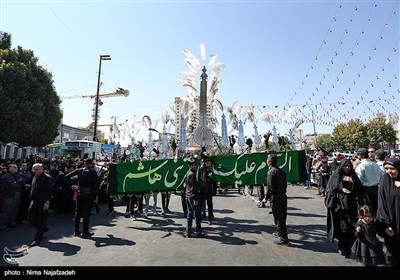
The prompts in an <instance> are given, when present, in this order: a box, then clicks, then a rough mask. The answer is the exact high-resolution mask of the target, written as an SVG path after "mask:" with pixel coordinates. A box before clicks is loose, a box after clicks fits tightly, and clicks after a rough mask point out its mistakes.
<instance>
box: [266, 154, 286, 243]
mask: <svg viewBox="0 0 400 280" xmlns="http://www.w3.org/2000/svg"><path fill="white" fill-rule="evenodd" d="M277 163H278V157H277V156H276V155H275V154H270V155H268V158H267V164H268V167H269V170H268V173H267V190H268V191H267V196H266V198H265V199H264V203H266V202H267V200H268V199H270V200H271V208H272V214H273V216H274V222H275V225H276V227H277V232H276V233H274V235H275V236H276V237H278V238H279V240H278V241H277V242H275V243H276V244H278V245H286V246H288V245H289V239H288V233H287V229H286V217H287V196H286V189H287V181H286V173H285V172H283V171H282V170H281V169H280V168H279V167H278V166H277Z"/></svg>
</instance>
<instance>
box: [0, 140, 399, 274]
mask: <svg viewBox="0 0 400 280" xmlns="http://www.w3.org/2000/svg"><path fill="white" fill-rule="evenodd" d="M356 154H357V157H355V158H352V159H348V158H339V157H333V158H332V161H331V162H328V160H327V157H326V155H323V154H318V155H316V156H315V157H312V156H310V157H308V159H307V162H306V164H305V165H306V171H307V180H306V182H305V189H309V190H311V189H312V187H313V186H316V187H317V189H318V192H317V195H320V196H323V197H324V199H325V200H324V201H325V206H326V208H327V224H326V229H327V237H328V240H329V241H331V242H334V241H335V240H337V241H338V251H339V253H340V254H342V255H343V256H345V257H350V256H354V257H356V258H357V259H358V260H360V261H361V262H363V264H364V265H366V266H370V265H381V264H384V265H388V266H398V265H399V264H400V233H399V232H400V175H399V172H400V159H399V158H395V157H388V156H387V155H385V153H384V152H382V151H381V150H377V151H376V150H375V149H373V148H369V149H364V148H362V149H359V150H357V153H356ZM277 162H278V158H277V156H276V155H275V154H269V155H268V157H267V162H266V163H267V165H268V172H267V176H266V180H265V185H258V186H257V188H258V190H259V195H260V204H259V205H260V206H259V207H262V208H264V207H266V205H267V202H268V201H269V202H270V205H271V212H270V214H273V218H274V223H275V225H276V232H274V233H273V234H274V236H276V237H277V238H278V239H277V241H276V243H277V244H278V245H284V246H289V245H290V242H289V237H288V229H287V227H286V218H287V196H286V189H287V180H286V174H285V172H284V171H283V170H282V169H280V168H279V166H278V164H277ZM188 163H189V164H188V171H187V173H186V175H185V179H184V191H182V192H181V201H182V211H183V214H184V217H185V218H186V221H187V222H186V231H185V237H187V238H191V237H204V236H205V233H204V232H203V229H202V227H201V220H202V219H207V220H208V223H209V224H212V223H213V222H214V221H215V217H214V211H213V210H214V209H213V208H214V206H213V196H214V195H215V194H216V192H217V189H218V188H219V187H220V184H219V182H217V181H216V180H215V178H214V173H213V168H212V158H211V157H210V156H209V155H206V156H204V157H202V160H201V165H200V166H198V163H197V161H195V160H194V159H191V160H189V161H188ZM107 165H108V162H103V163H102V164H101V165H98V164H97V163H96V160H95V159H92V158H84V159H80V158H72V157H70V156H67V157H61V158H60V157H57V158H54V159H51V160H49V159H45V158H41V157H38V156H31V157H30V158H28V159H18V160H14V159H11V160H8V161H4V162H3V163H2V164H1V165H0V171H1V172H0V191H1V192H0V194H1V202H2V203H1V205H0V209H1V210H2V211H1V214H0V230H3V229H5V228H12V227H15V226H16V225H17V224H19V223H30V224H32V225H33V226H34V227H35V229H36V233H35V236H34V241H33V242H32V243H31V246H36V245H38V244H39V243H40V242H41V241H42V239H43V236H44V234H45V233H46V232H47V231H48V230H49V227H48V225H47V214H48V213H49V212H55V213H57V214H59V215H60V216H64V215H74V218H73V223H72V225H71V228H72V229H71V232H73V235H74V236H79V237H81V238H90V237H91V236H92V235H93V232H91V231H90V215H91V214H92V212H93V209H95V211H96V212H97V214H99V210H100V208H99V204H100V203H103V204H108V211H107V215H112V214H113V213H114V201H115V197H112V196H111V194H110V192H109V191H108V185H109V184H108V168H107ZM313 174H316V175H315V176H312V175H313ZM312 177H314V182H312ZM160 192H161V202H162V212H161V213H158V212H157V196H158V193H159V192H156V191H151V192H150V191H149V192H140V193H135V194H125V195H124V196H123V197H121V200H122V201H123V204H125V205H126V214H127V215H129V216H130V217H131V218H132V219H136V218H137V217H144V218H147V217H148V215H149V214H150V213H149V209H150V198H151V197H153V205H152V213H153V215H159V214H161V215H167V214H170V213H171V211H170V210H169V201H170V196H171V192H170V191H168V192H167V191H160ZM143 201H144V204H143ZM193 220H195V225H196V228H195V230H194V229H193V227H192V224H193ZM81 223H82V229H81V226H80V225H81ZM377 235H378V236H379V238H378V237H377ZM380 239H383V240H384V245H385V246H384V247H383V246H382V244H381V241H380ZM383 248H385V249H386V250H385V252H383ZM383 259H384V260H383Z"/></svg>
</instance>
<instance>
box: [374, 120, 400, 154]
mask: <svg viewBox="0 0 400 280" xmlns="http://www.w3.org/2000/svg"><path fill="white" fill-rule="evenodd" d="M366 132H367V138H368V141H369V143H370V145H371V146H373V147H379V148H390V147H394V144H395V143H396V140H397V138H396V132H395V131H394V129H393V126H392V125H391V124H390V123H388V122H386V120H385V118H374V119H371V120H370V121H369V122H368V123H367V124H366Z"/></svg>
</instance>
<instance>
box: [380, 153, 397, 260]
mask: <svg viewBox="0 0 400 280" xmlns="http://www.w3.org/2000/svg"><path fill="white" fill-rule="evenodd" d="M383 168H384V169H385V172H386V173H385V174H383V176H382V178H381V181H380V182H379V191H378V210H377V213H376V218H377V219H378V220H379V221H380V222H381V224H382V226H383V229H384V230H385V235H384V239H385V245H386V264H387V265H388V266H400V174H399V173H400V159H397V158H388V159H387V160H385V162H384V163H383Z"/></svg>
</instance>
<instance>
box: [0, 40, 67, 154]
mask: <svg viewBox="0 0 400 280" xmlns="http://www.w3.org/2000/svg"><path fill="white" fill-rule="evenodd" d="M0 100H1V102H0V112H2V117H1V118H0V127H1V129H0V141H2V142H6V143H9V142H15V143H17V144H18V145H19V146H22V147H24V146H34V147H38V146H45V145H47V144H49V143H52V142H53V140H54V139H55V138H56V136H57V135H58V127H59V125H60V121H61V118H62V111H61V109H60V104H61V100H60V98H59V96H58V95H57V93H56V91H55V88H54V85H53V78H52V75H51V73H50V72H48V71H47V70H46V69H44V68H43V67H42V66H40V65H38V59H37V58H36V57H35V56H34V54H33V51H31V50H25V49H23V48H22V47H21V46H18V47H17V48H16V49H11V35H10V34H8V33H3V32H0Z"/></svg>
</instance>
